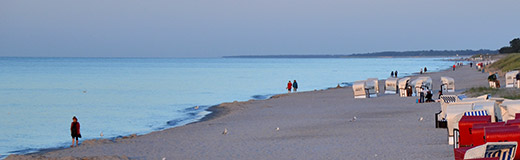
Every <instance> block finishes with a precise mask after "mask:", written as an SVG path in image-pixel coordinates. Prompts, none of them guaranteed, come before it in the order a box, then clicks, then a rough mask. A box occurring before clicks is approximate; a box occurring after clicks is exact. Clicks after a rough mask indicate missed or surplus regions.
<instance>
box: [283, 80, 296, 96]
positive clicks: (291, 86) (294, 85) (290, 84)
mask: <svg viewBox="0 0 520 160" xmlns="http://www.w3.org/2000/svg"><path fill="white" fill-rule="evenodd" d="M285 89H287V90H288V91H289V93H291V89H292V90H293V91H294V92H296V90H298V82H296V80H294V82H292V83H291V81H289V83H287V88H285Z"/></svg>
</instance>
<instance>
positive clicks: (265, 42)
mask: <svg viewBox="0 0 520 160" xmlns="http://www.w3.org/2000/svg"><path fill="white" fill-rule="evenodd" d="M519 6H520V1H518V0H313V1H309V0H164V1H162V0H139V1H136V0H88V1H71V0H41V1H40V0H34V1H30V0H27V1H24V0H1V1H0V56H32V57H41V56H45V57H47V56H53V57H220V56H225V55H250V54H260V55H262V54H268V55H272V54H350V53H366V52H377V51H406V50H430V49H434V50H436V49H439V50H444V49H448V50H456V49H481V48H483V49H498V48H500V47H502V46H505V45H508V42H509V41H510V40H511V39H513V38H515V37H519V36H520V35H519V33H520V30H519V26H520V21H519V20H518V13H519V10H520V8H519Z"/></svg>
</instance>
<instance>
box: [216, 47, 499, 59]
mask: <svg viewBox="0 0 520 160" xmlns="http://www.w3.org/2000/svg"><path fill="white" fill-rule="evenodd" d="M497 53H498V51H496V50H487V49H481V50H444V51H438V50H425V51H403V52H397V51H386V52H374V53H358V54H336V55H242V56H224V58H368V57H452V56H457V55H458V56H471V55H476V54H497Z"/></svg>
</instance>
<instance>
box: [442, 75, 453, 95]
mask: <svg viewBox="0 0 520 160" xmlns="http://www.w3.org/2000/svg"><path fill="white" fill-rule="evenodd" d="M441 84H442V86H443V87H442V88H441V89H442V91H443V92H444V91H446V92H455V80H454V79H453V78H451V77H444V76H443V77H441Z"/></svg>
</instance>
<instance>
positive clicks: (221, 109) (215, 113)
mask: <svg viewBox="0 0 520 160" xmlns="http://www.w3.org/2000/svg"><path fill="white" fill-rule="evenodd" d="M397 58H401V57H397ZM403 58H413V57H403ZM449 70H450V68H446V69H440V70H438V71H433V72H428V73H438V72H444V71H449ZM425 74H426V73H425ZM420 75H421V74H419V72H413V73H410V74H405V76H402V77H398V78H405V77H416V76H420ZM385 80H386V78H385V79H379V82H380V85H381V84H382V83H383V84H384V81H385ZM381 82H382V83H381ZM347 83H348V84H352V83H353V82H341V83H339V84H347ZM341 88H352V85H343V86H341V87H340V88H338V87H327V88H322V89H315V90H310V91H298V92H291V93H281V94H267V95H266V96H268V97H267V98H264V99H256V98H251V99H249V100H246V101H234V102H222V103H220V104H217V105H211V106H209V107H208V108H207V109H205V111H209V112H210V113H209V114H207V115H205V116H204V117H202V118H200V119H199V120H197V121H194V122H190V123H186V124H183V125H178V126H176V125H166V126H171V127H164V128H163V129H159V130H153V131H150V132H148V133H145V134H139V135H138V134H136V133H132V134H128V135H119V136H116V137H107V138H94V139H85V140H82V141H81V143H80V145H81V144H82V143H83V142H87V143H92V142H94V143H96V142H98V141H103V142H104V141H113V142H115V141H117V140H118V139H127V138H128V137H130V138H133V137H136V136H143V135H147V134H151V133H154V132H161V131H165V130H168V129H174V128H177V127H182V126H188V125H192V124H197V123H202V122H205V121H211V120H213V119H217V118H220V117H223V116H226V115H228V114H230V113H231V112H232V110H233V109H231V108H230V107H228V105H244V104H247V103H249V102H254V101H265V100H269V99H276V98H280V97H285V96H291V95H292V94H298V93H300V94H301V93H309V92H318V91H327V90H333V89H341ZM269 95H270V96H269ZM383 95H384V94H383ZM253 96H256V95H253ZM253 96H251V97H253ZM68 148H70V147H68V146H67V145H65V146H56V147H50V148H41V149H36V151H34V152H30V151H29V152H28V153H27V152H25V153H24V150H18V151H11V152H10V153H13V154H11V155H28V156H32V155H42V154H45V153H49V152H53V151H58V150H64V149H68ZM25 150H27V149H25ZM18 153H19V154H18ZM1 156H4V155H1ZM7 157H9V155H7V156H5V157H3V158H4V159H5V158H7Z"/></svg>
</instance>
